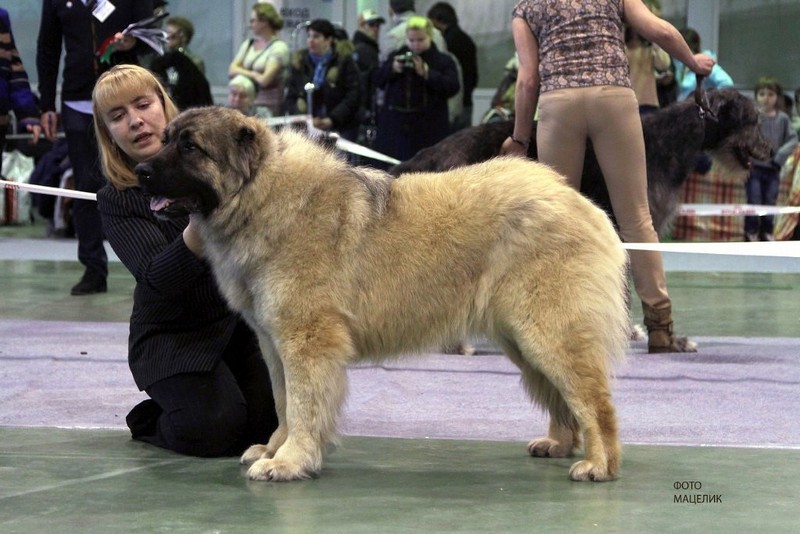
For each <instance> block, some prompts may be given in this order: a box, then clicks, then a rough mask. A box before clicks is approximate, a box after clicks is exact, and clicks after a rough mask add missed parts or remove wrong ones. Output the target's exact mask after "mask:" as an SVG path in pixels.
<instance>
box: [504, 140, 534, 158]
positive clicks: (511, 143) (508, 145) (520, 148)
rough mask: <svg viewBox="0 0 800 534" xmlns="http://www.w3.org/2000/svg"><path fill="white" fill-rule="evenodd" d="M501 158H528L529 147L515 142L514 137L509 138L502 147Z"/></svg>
mask: <svg viewBox="0 0 800 534" xmlns="http://www.w3.org/2000/svg"><path fill="white" fill-rule="evenodd" d="M500 155H501V156H521V157H523V158H525V157H527V156H528V145H526V144H525V143H522V142H520V141H519V140H514V137H513V136H508V137H507V138H506V140H505V141H503V145H502V146H501V147H500Z"/></svg>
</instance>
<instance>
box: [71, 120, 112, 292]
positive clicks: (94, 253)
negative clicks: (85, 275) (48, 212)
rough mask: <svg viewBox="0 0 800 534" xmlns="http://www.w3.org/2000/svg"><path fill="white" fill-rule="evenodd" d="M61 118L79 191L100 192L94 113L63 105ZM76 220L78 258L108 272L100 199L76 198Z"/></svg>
mask: <svg viewBox="0 0 800 534" xmlns="http://www.w3.org/2000/svg"><path fill="white" fill-rule="evenodd" d="M61 120H62V124H63V125H64V135H65V137H66V139H67V148H68V151H69V161H70V163H71V164H72V176H73V180H74V181H75V189H76V190H77V191H88V192H90V193H96V192H97V191H98V190H99V189H100V188H101V187H103V185H105V178H103V173H102V171H101V169H100V162H99V160H98V149H97V140H96V139H95V136H94V122H93V120H92V116H91V115H87V114H86V113H81V112H79V111H75V110H74V109H72V108H70V107H69V106H66V105H64V106H61ZM72 220H73V223H74V225H75V233H76V235H77V238H78V261H80V262H81V263H82V264H83V265H84V266H85V267H86V270H87V272H91V273H92V274H94V275H95V276H96V277H98V278H106V275H107V274H108V258H107V257H106V249H105V248H104V247H103V226H102V222H101V220H100V212H99V211H97V202H95V201H93V200H80V199H75V200H73V202H72Z"/></svg>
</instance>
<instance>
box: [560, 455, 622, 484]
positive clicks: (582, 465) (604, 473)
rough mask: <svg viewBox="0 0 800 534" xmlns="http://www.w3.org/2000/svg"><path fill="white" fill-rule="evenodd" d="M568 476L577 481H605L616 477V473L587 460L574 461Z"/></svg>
mask: <svg viewBox="0 0 800 534" xmlns="http://www.w3.org/2000/svg"><path fill="white" fill-rule="evenodd" d="M569 478H571V479H572V480H577V481H578V482H588V481H591V482H606V481H609V480H614V479H615V478H617V475H616V473H611V472H609V470H608V468H607V467H601V466H599V465H595V464H593V463H592V462H590V461H588V460H581V461H580V462H575V463H574V464H572V467H571V468H570V470H569Z"/></svg>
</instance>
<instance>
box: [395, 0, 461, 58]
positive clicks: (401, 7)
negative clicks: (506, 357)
mask: <svg viewBox="0 0 800 534" xmlns="http://www.w3.org/2000/svg"><path fill="white" fill-rule="evenodd" d="M389 13H390V14H391V16H392V27H391V28H390V29H389V30H387V31H386V32H384V33H383V36H382V37H381V41H380V45H381V46H380V50H381V62H384V61H386V60H387V59H388V58H389V57H390V56H392V55H393V54H392V52H393V51H394V50H397V49H398V48H400V47H402V46H405V44H406V23H407V22H408V19H410V18H411V17H415V16H418V15H417V13H416V11H415V8H414V0H389ZM431 40H433V44H435V45H436V48H437V49H438V50H439V51H440V52H444V51H446V50H447V43H445V40H444V36H443V35H442V32H440V31H439V30H438V29H436V28H435V27H434V29H433V36H432V37H431Z"/></svg>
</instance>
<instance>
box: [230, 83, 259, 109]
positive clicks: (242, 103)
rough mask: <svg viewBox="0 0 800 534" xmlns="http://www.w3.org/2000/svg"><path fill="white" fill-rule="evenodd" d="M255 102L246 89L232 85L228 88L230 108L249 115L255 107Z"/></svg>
mask: <svg viewBox="0 0 800 534" xmlns="http://www.w3.org/2000/svg"><path fill="white" fill-rule="evenodd" d="M253 100H255V99H254V98H252V97H251V96H250V94H249V93H248V92H247V89H245V88H244V87H239V86H238V85H232V86H230V87H229V88H228V107H231V108H233V109H238V110H239V111H241V112H243V113H247V112H249V111H250V108H251V107H252V106H253Z"/></svg>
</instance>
